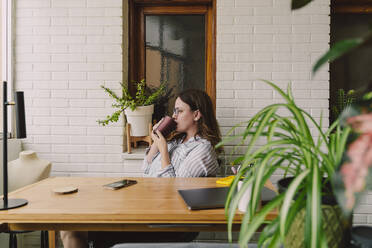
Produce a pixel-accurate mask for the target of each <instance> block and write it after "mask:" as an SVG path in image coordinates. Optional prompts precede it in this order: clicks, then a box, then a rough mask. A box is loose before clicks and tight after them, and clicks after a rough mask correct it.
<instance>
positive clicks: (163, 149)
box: [151, 130, 170, 168]
mask: <svg viewBox="0 0 372 248" xmlns="http://www.w3.org/2000/svg"><path fill="white" fill-rule="evenodd" d="M151 137H152V139H153V140H154V144H153V146H156V147H157V148H158V149H159V152H160V154H161V167H162V168H165V167H167V166H168V165H169V164H170V158H169V152H168V145H167V141H166V139H165V138H164V136H163V135H162V134H161V132H160V131H159V130H156V131H155V133H154V132H151Z"/></svg>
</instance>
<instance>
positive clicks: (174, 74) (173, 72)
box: [145, 15, 206, 108]
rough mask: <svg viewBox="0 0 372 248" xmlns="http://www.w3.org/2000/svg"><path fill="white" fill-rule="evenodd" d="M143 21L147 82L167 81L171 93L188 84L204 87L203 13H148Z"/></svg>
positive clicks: (187, 87) (171, 104) (153, 84)
mask: <svg viewBox="0 0 372 248" xmlns="http://www.w3.org/2000/svg"><path fill="white" fill-rule="evenodd" d="M145 23H146V28H145V29H146V36H145V42H146V44H145V47H146V82H147V83H148V84H149V85H150V86H158V85H159V84H160V82H167V85H168V87H172V88H173V94H174V95H176V94H177V93H178V92H180V91H182V90H184V89H189V88H197V89H203V90H205V63H206V62H205V61H206V59H205V20H204V15H147V16H146V17H145ZM173 101H174V99H173ZM173 101H170V102H169V105H170V106H169V108H173Z"/></svg>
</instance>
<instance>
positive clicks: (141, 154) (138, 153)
mask: <svg viewBox="0 0 372 248" xmlns="http://www.w3.org/2000/svg"><path fill="white" fill-rule="evenodd" d="M145 151H146V147H145V146H141V147H137V148H132V153H130V154H128V152H124V153H123V154H122V158H123V159H126V160H143V159H144V158H145Z"/></svg>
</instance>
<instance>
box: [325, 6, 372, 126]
mask: <svg viewBox="0 0 372 248" xmlns="http://www.w3.org/2000/svg"><path fill="white" fill-rule="evenodd" d="M331 3H332V4H331V10H332V12H331V33H330V37H331V45H334V44H335V43H336V42H339V41H341V40H344V39H353V38H357V37H363V36H365V35H366V34H367V33H368V32H370V25H371V23H372V15H371V10H372V3H371V2H370V1H364V0H342V1H339V0H337V1H336V0H333V1H332V2H331ZM371 56H372V48H371V47H370V46H361V47H358V48H357V49H356V50H354V51H353V52H351V53H349V54H347V55H345V56H343V57H341V58H339V59H337V60H335V61H334V62H332V63H331V64H330V67H329V68H330V104H329V105H330V108H331V109H330V110H331V112H330V123H332V122H333V121H334V120H335V118H336V116H334V114H333V112H332V107H333V106H337V105H338V101H339V100H340V99H339V97H338V90H339V89H343V90H344V91H345V92H347V91H349V90H351V89H353V90H356V89H364V90H372V84H371V82H372V73H371V71H370V69H369V63H370V58H371Z"/></svg>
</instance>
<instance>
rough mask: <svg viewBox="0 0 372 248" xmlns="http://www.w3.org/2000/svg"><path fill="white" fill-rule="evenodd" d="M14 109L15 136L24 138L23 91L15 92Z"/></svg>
mask: <svg viewBox="0 0 372 248" xmlns="http://www.w3.org/2000/svg"><path fill="white" fill-rule="evenodd" d="M14 101H15V110H16V131H17V138H18V139H24V138H26V116H25V100H24V96H23V91H16V92H15V97H14Z"/></svg>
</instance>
